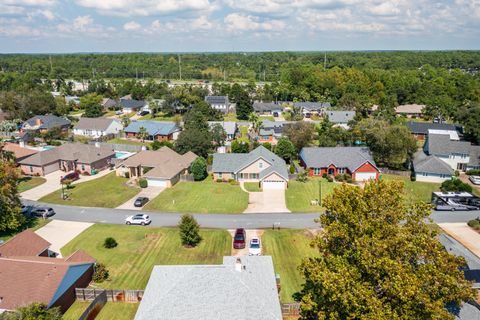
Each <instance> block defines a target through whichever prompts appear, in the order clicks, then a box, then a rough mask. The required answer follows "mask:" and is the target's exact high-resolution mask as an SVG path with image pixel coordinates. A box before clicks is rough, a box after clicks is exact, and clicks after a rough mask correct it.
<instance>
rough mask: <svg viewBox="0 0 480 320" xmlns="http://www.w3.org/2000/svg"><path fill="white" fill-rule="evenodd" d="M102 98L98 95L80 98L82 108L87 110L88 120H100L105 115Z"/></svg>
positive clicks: (92, 94)
mask: <svg viewBox="0 0 480 320" xmlns="http://www.w3.org/2000/svg"><path fill="white" fill-rule="evenodd" d="M101 103H102V96H99V95H98V94H96V93H89V94H86V95H84V96H83V97H81V98H80V108H82V109H84V110H85V113H84V114H83V116H84V117H86V118H98V117H101V116H102V115H103V110H102V105H101Z"/></svg>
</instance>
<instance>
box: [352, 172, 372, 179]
mask: <svg viewBox="0 0 480 320" xmlns="http://www.w3.org/2000/svg"><path fill="white" fill-rule="evenodd" d="M376 177H377V173H376V172H357V173H355V180H357V181H366V180H370V179H373V180H375V178H376Z"/></svg>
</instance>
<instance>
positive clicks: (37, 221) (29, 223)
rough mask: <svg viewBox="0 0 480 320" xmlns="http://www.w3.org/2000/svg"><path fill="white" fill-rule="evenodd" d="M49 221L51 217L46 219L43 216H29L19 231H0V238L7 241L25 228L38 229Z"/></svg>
mask: <svg viewBox="0 0 480 320" xmlns="http://www.w3.org/2000/svg"><path fill="white" fill-rule="evenodd" d="M49 222H50V220H49V219H46V220H44V219H42V218H34V217H32V218H27V219H26V221H25V223H24V224H23V226H22V227H20V228H19V229H18V230H17V231H8V232H0V240H3V241H6V240H8V239H10V238H11V237H13V236H14V235H16V234H17V233H20V232H22V231H23V230H25V229H32V230H33V231H35V230H38V229H40V228H41V227H43V226H44V225H46V224H47V223H49Z"/></svg>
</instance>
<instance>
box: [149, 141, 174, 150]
mask: <svg viewBox="0 0 480 320" xmlns="http://www.w3.org/2000/svg"><path fill="white" fill-rule="evenodd" d="M150 147H151V148H152V150H158V149H160V148H161V147H169V148H170V149H173V144H172V143H171V142H170V141H158V140H155V141H153V142H152V144H151V145H150Z"/></svg>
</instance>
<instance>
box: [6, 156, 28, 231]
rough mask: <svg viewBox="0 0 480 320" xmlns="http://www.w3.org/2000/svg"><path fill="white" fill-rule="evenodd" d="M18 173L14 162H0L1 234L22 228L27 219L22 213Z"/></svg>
mask: <svg viewBox="0 0 480 320" xmlns="http://www.w3.org/2000/svg"><path fill="white" fill-rule="evenodd" d="M18 181H19V176H18V171H17V168H16V166H15V163H14V162H12V161H4V160H2V161H0V232H4V231H14V230H17V229H18V228H20V226H21V225H22V224H23V223H24V221H25V218H24V216H23V215H22V214H21V212H20V206H21V203H20V199H19V197H18V190H17V185H18Z"/></svg>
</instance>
